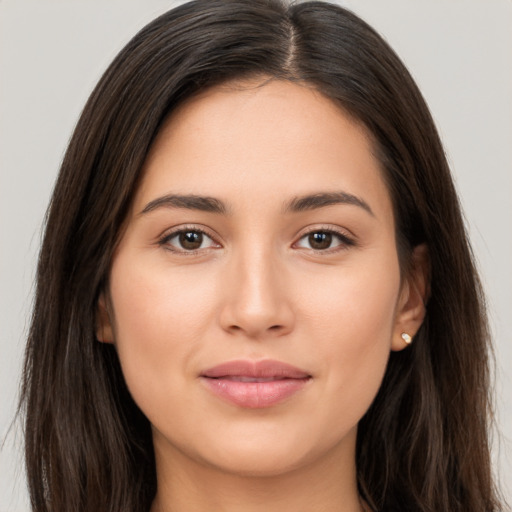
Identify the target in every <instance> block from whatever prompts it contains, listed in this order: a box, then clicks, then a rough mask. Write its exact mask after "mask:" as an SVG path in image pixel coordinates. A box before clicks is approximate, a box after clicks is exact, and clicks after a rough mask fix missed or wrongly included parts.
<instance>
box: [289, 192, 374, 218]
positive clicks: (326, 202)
mask: <svg viewBox="0 0 512 512" xmlns="http://www.w3.org/2000/svg"><path fill="white" fill-rule="evenodd" d="M336 204H347V205H352V206H358V207H360V208H362V209H363V210H365V211H366V212H368V213H369V214H370V215H371V216H372V217H375V214H374V213H373V211H372V209H371V208H370V205H369V204H368V203H367V202H366V201H364V200H363V199H361V198H359V197H357V196H354V195H353V194H349V193H347V192H341V191H340V192H319V193H317V194H311V195H307V196H301V197H295V198H293V199H292V200H291V201H289V202H288V203H286V205H285V212H303V211H307V210H316V209H317V208H324V207H326V206H332V205H336Z"/></svg>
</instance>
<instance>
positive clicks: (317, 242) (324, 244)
mask: <svg viewBox="0 0 512 512" xmlns="http://www.w3.org/2000/svg"><path fill="white" fill-rule="evenodd" d="M331 242H332V235H331V233H322V232H320V233H311V234H310V235H309V245H310V246H311V247H312V248H313V249H328V248H329V247H330V246H331Z"/></svg>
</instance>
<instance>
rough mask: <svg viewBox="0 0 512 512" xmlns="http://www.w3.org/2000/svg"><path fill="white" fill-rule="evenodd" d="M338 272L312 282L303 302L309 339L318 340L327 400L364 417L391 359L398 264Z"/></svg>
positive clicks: (352, 267)
mask: <svg viewBox="0 0 512 512" xmlns="http://www.w3.org/2000/svg"><path fill="white" fill-rule="evenodd" d="M373 267H374V268H373V269H372V266H371V265H369V264H361V265H353V266H350V267H346V268H344V269H341V270H337V271H336V272H334V273H333V275H331V276H329V278H328V279H327V277H326V279H325V282H323V283H322V281H320V282H319V281H316V283H313V282H312V283H311V286H310V287H309V292H308V293H307V294H304V295H303V296H302V297H301V302H303V303H304V304H305V309H304V313H303V314H304V316H305V318H306V321H307V323H308V330H309V337H310V338H312V339H315V343H316V350H317V352H318V353H321V354H322V356H321V358H320V359H319V364H320V365H321V366H320V373H321V374H324V375H326V376H327V380H326V384H325V385H326V387H327V388H328V390H329V391H328V392H327V393H326V396H331V397H332V396H334V397H343V400H336V403H338V404H340V405H341V403H342V402H343V404H344V406H347V403H348V402H350V403H351V404H352V406H353V407H355V408H356V409H357V408H358V407H359V408H361V411H360V412H361V415H362V414H363V413H364V411H365V410H366V408H367V407H369V405H370V403H371V401H372V400H373V398H374V396H375V395H376V393H377V391H378V388H379V387H380V383H381V380H382V377H383V375H384V371H385V368H386V365H387V361H388V358H389V353H390V347H391V337H392V333H393V326H394V320H395V307H396V302H397V299H398V294H399V289H400V273H399V267H398V262H397V261H396V258H393V257H392V255H391V257H390V258H389V260H388V261H387V265H384V266H383V268H380V265H379V268H375V267H376V265H375V264H374V265H373Z"/></svg>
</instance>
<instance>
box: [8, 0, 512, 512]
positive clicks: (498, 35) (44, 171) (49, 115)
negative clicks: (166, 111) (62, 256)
mask: <svg viewBox="0 0 512 512" xmlns="http://www.w3.org/2000/svg"><path fill="white" fill-rule="evenodd" d="M178 3H181V2H176V1H175V2H172V1H163V0H122V1H121V0H0V144H1V146H0V320H1V322H0V326H1V329H0V350H1V352H0V354H1V356H0V439H3V438H4V437H5V436H6V434H7V432H8V430H9V427H10V425H11V420H12V418H13V416H14V412H15V406H16V396H17V391H18V381H19V377H20V368H21V358H22V352H23V346H24V336H25V333H26V329H27V324H28V317H29V311H30V304H31V294H32V287H33V275H34V267H35V260H36V254H37V250H38V246H39V242H40V228H41V225H42V219H43V216H44V212H45V209H46V205H47V203H48V199H49V197H50V193H51V190H52V186H53V182H54V179H55V177H56V173H57V171H58V168H59V163H60V160H61V158H62V156H63V152H64V150H65V147H66V144H67V141H68V139H69V137H70V134H71V131H72V129H73V126H74V124H75V122H76V120H77V118H78V115H79V113H80V111H81V108H82V106H83V104H84V103H85V100H86V98H87V96H88V94H89V93H90V91H91V90H92V88H93V86H94V84H95V83H96V81H97V80H98V78H99V76H100V74H101V72H102V71H103V70H104V69H105V67H106V66H107V65H108V63H109V62H110V61H111V60H112V58H113V57H114V56H115V54H116V53H117V52H118V51H119V50H120V49H121V47H122V46H123V45H124V44H125V43H126V42H127V41H128V39H129V38H130V37H131V36H132V35H134V34H135V32H136V31H137V30H138V29H139V28H141V27H142V26H143V25H144V24H145V23H146V22H148V21H150V20H151V19H152V18H154V17H155V16H156V15H158V14H160V13H162V12H164V11H165V10H167V9H169V8H171V7H173V6H175V5H177V4H178ZM340 3H342V4H343V5H345V6H348V7H349V8H351V9H353V10H354V11H355V12H356V13H357V14H359V15H360V16H362V17H363V18H364V19H366V20H367V21H368V22H370V24H372V25H373V26H374V27H375V28H376V29H377V30H379V31H380V32H381V33H382V34H383V35H384V36H385V38H386V39H387V40H388V41H389V42H390V43H391V45H392V46H393V47H394V48H395V50H396V51H397V52H398V54H399V55H400V56H401V57H402V59H403V60H404V61H405V63H406V65H407V66H408V67H409V69H410V71H411V72H412V74H413V76H414V77H415V78H416V80H417V81H418V83H419V85H420V88H421V89H422V91H423V93H424V95H425V97H426V99H427V102H428V103H429V105H430V108H431V110H432V113H433V115H434V118H435V119H436V122H437V124H438V128H439V130H440V132H441V135H442V138H443V141H444V143H445V147H446V151H447V153H448V157H449V160H450V162H451V164H452V169H453V172H454V175H455V178H456V182H457V185H458V189H459V192H460V195H461V199H462V203H463V207H464V210H465V213H466V219H467V224H468V229H469V232H470V235H471V239H472V242H473V245H474V249H475V253H476V256H477V259H478V261H479V265H480V269H481V273H482V277H483V281H484V286H485V288H486V290H487V293H488V298H489V310H490V316H491V324H492V329H493V333H494V336H495V340H496V356H497V357H496V359H497V370H498V371H497V379H496V381H497V385H496V388H497V407H498V417H497V419H498V425H499V430H500V435H501V440H499V439H498V438H496V440H495V451H494V453H495V459H496V468H497V470H499V472H500V473H501V480H502V481H503V483H504V484H505V485H506V487H507V488H508V490H507V495H508V498H509V500H510V498H511V497H512V368H511V361H512V229H511V228H512V2H511V1H510V0H429V1H426V0H423V1H419V0H347V1H344V2H340ZM511 501H512V500H511ZM28 510H29V507H28V504H27V498H26V490H25V481H24V476H23V465H22V457H21V435H20V431H19V428H18V427H16V426H15V427H13V428H12V429H11V431H10V434H9V435H8V436H7V438H6V440H5V444H4V446H3V449H2V450H1V451H0V512H7V511H8V512H28Z"/></svg>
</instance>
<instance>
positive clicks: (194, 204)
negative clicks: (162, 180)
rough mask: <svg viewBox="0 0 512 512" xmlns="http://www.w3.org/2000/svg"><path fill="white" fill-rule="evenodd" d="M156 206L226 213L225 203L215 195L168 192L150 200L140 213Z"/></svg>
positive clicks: (151, 209) (154, 208)
mask: <svg viewBox="0 0 512 512" xmlns="http://www.w3.org/2000/svg"><path fill="white" fill-rule="evenodd" d="M157 208H184V209H187V210H199V211H202V212H209V213H220V214H226V213H227V208H226V206H225V204H224V203H223V202H222V201H220V200H219V199H216V198H215V197H208V196H198V195H194V194H187V195H182V194H168V195H165V196H162V197H158V198H156V199H153V201H150V202H149V203H148V204H147V205H146V206H145V207H144V209H143V210H142V211H141V214H144V213H149V212H152V211H153V210H156V209H157Z"/></svg>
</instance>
